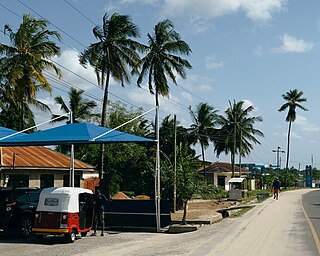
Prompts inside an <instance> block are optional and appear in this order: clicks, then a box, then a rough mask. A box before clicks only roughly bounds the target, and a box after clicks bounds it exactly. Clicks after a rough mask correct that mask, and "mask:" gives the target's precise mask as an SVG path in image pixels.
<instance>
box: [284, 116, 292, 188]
mask: <svg viewBox="0 0 320 256" xmlns="http://www.w3.org/2000/svg"><path fill="white" fill-rule="evenodd" d="M291 124H292V121H289V128H288V144H287V161H286V174H285V175H286V186H285V188H287V183H288V170H289V151H290V150H289V149H290V133H291Z"/></svg>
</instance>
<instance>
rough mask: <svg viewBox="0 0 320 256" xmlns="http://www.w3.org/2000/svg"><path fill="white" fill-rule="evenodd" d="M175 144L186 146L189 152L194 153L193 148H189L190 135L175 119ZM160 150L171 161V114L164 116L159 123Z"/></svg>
mask: <svg viewBox="0 0 320 256" xmlns="http://www.w3.org/2000/svg"><path fill="white" fill-rule="evenodd" d="M176 129H177V134H176V145H178V146H179V145H183V146H185V147H187V148H188V150H189V153H194V150H193V149H191V147H190V145H192V140H191V137H190V136H189V134H188V130H187V128H184V127H183V126H181V125H179V122H178V121H176ZM159 133H160V150H161V152H163V153H164V154H166V155H167V156H168V157H169V158H170V159H171V161H173V153H174V118H172V117H171V115H168V116H166V117H165V118H164V119H163V120H162V123H161V125H160V128H159Z"/></svg>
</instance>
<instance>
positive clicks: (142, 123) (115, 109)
mask: <svg viewBox="0 0 320 256" xmlns="http://www.w3.org/2000/svg"><path fill="white" fill-rule="evenodd" d="M110 107H111V108H110V111H109V112H110V113H109V115H108V121H107V124H108V127H110V128H116V127H119V126H120V125H122V126H121V127H120V128H117V130H120V131H123V132H127V133H132V134H135V135H138V136H142V137H151V136H152V135H151V130H150V129H151V124H149V121H148V120H147V119H145V118H144V117H143V116H141V117H139V118H137V117H138V116H140V115H141V114H142V113H143V112H142V109H138V110H134V109H133V108H130V109H127V107H126V105H123V104H121V103H119V102H116V103H114V102H112V103H110ZM133 119H134V120H133ZM125 123H127V124H126V125H123V124H125Z"/></svg>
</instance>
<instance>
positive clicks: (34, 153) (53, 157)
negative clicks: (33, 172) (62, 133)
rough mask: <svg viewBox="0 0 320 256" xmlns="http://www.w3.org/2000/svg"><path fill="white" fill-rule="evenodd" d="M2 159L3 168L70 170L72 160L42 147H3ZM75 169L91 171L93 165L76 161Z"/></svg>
mask: <svg viewBox="0 0 320 256" xmlns="http://www.w3.org/2000/svg"><path fill="white" fill-rule="evenodd" d="M1 158H2V166H3V167H12V166H14V167H23V168H28V167H29V168H31V167H37V168H60V169H69V168H70V158H69V157H68V156H65V155H63V154H61V153H59V152H57V151H54V150H52V149H50V148H46V147H41V146H28V147H2V148H1ZM74 168H75V169H87V170H88V171H90V169H91V170H92V171H93V169H94V167H93V166H92V165H89V164H86V163H84V162H81V161H79V160H75V163H74Z"/></svg>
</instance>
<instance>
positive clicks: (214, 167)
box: [198, 162, 249, 174]
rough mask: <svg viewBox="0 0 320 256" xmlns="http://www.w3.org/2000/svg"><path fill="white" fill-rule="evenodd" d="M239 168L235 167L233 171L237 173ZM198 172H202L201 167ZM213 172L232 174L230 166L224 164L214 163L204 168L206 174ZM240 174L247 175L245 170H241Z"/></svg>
mask: <svg viewBox="0 0 320 256" xmlns="http://www.w3.org/2000/svg"><path fill="white" fill-rule="evenodd" d="M239 169H240V168H239V166H235V171H236V172H239ZM198 172H203V167H202V168H200V169H199V170H198ZM214 172H232V164H230V163H225V162H214V163H211V164H210V165H209V166H206V173H214ZM241 172H242V173H243V174H245V173H249V171H248V170H247V169H244V168H241Z"/></svg>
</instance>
